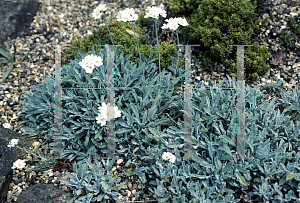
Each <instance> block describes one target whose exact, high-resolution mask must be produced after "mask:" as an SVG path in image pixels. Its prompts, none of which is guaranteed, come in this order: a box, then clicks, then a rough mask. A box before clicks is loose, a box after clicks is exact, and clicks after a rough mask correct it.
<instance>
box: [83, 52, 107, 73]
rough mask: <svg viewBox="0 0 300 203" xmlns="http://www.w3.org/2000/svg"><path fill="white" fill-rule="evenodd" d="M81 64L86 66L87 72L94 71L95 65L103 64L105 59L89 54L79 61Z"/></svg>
mask: <svg viewBox="0 0 300 203" xmlns="http://www.w3.org/2000/svg"><path fill="white" fill-rule="evenodd" d="M79 65H80V66H81V67H82V68H84V69H85V71H86V72H87V73H92V72H93V70H94V68H95V66H101V65H103V59H102V58H101V57H100V56H95V55H88V56H86V57H84V59H82V61H81V62H79Z"/></svg>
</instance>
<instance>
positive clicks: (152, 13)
mask: <svg viewBox="0 0 300 203" xmlns="http://www.w3.org/2000/svg"><path fill="white" fill-rule="evenodd" d="M159 15H161V16H162V17H164V18H165V17H166V16H167V12H166V11H165V10H164V9H162V8H159V7H156V6H152V7H150V6H149V7H148V8H147V12H146V15H145V17H144V18H149V17H151V18H155V19H158V17H159Z"/></svg>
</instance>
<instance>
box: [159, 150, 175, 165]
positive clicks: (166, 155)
mask: <svg viewBox="0 0 300 203" xmlns="http://www.w3.org/2000/svg"><path fill="white" fill-rule="evenodd" d="M162 157H163V159H164V160H169V161H170V162H172V163H174V162H175V160H176V157H175V156H174V155H173V154H171V153H170V152H164V153H163V155H162Z"/></svg>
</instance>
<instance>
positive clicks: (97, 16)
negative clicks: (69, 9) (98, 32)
mask: <svg viewBox="0 0 300 203" xmlns="http://www.w3.org/2000/svg"><path fill="white" fill-rule="evenodd" d="M102 14H103V13H101V10H100V9H98V8H96V9H94V11H93V13H92V16H93V18H95V19H100V18H101V16H102Z"/></svg>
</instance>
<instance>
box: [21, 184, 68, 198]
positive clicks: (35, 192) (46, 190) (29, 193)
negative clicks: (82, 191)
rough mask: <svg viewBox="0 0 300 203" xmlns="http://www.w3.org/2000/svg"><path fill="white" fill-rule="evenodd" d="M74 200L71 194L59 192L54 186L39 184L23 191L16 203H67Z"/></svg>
mask: <svg viewBox="0 0 300 203" xmlns="http://www.w3.org/2000/svg"><path fill="white" fill-rule="evenodd" d="M72 198H73V197H71V193H68V192H65V191H62V190H59V189H58V188H56V187H55V186H54V185H53V184H45V183H38V184H36V185H33V186H31V187H29V188H28V189H27V190H25V191H22V193H21V194H20V196H19V197H18V200H17V202H16V203H42V202H43V203H53V202H55V203H64V202H66V203H67V202H68V201H70V200H71V199H72Z"/></svg>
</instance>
